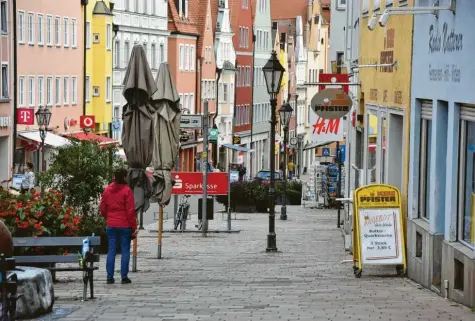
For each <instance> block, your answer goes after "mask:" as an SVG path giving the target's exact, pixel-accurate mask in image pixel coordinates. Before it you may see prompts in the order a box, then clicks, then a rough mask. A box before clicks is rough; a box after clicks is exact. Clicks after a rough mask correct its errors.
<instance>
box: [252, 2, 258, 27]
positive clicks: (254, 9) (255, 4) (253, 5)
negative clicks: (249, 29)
mask: <svg viewBox="0 0 475 321" xmlns="http://www.w3.org/2000/svg"><path fill="white" fill-rule="evenodd" d="M256 7H257V0H251V11H252V24H254V17H255V16H256Z"/></svg>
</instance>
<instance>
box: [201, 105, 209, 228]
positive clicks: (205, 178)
mask: <svg viewBox="0 0 475 321" xmlns="http://www.w3.org/2000/svg"><path fill="white" fill-rule="evenodd" d="M203 115H205V117H203V155H202V157H201V158H202V159H203V165H202V166H203V202H202V216H201V219H202V222H203V225H202V232H203V236H206V233H207V232H208V217H207V214H208V204H207V203H208V150H209V146H208V135H209V133H208V117H207V115H208V100H205V102H204V111H203Z"/></svg>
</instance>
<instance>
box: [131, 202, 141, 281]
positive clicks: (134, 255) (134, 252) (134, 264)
mask: <svg viewBox="0 0 475 321" xmlns="http://www.w3.org/2000/svg"><path fill="white" fill-rule="evenodd" d="M142 212H143V211H142V209H140V214H142ZM137 239H138V236H136V237H135V238H134V240H133V243H132V272H137V242H138V241H137Z"/></svg>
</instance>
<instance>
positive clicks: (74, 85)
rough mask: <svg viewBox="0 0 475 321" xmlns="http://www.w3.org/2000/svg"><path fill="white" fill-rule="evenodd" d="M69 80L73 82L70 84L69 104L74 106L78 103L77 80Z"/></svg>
mask: <svg viewBox="0 0 475 321" xmlns="http://www.w3.org/2000/svg"><path fill="white" fill-rule="evenodd" d="M71 80H72V81H73V83H72V88H71V90H72V97H71V104H72V105H76V104H77V103H78V78H77V77H72V78H71Z"/></svg>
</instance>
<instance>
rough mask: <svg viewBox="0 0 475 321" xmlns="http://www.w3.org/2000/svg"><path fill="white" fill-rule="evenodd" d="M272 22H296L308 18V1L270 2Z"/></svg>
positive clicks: (273, 0) (279, 0)
mask: <svg viewBox="0 0 475 321" xmlns="http://www.w3.org/2000/svg"><path fill="white" fill-rule="evenodd" d="M270 8H271V17H272V20H294V19H295V17H297V16H302V17H307V0H292V1H289V0H270Z"/></svg>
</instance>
